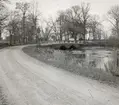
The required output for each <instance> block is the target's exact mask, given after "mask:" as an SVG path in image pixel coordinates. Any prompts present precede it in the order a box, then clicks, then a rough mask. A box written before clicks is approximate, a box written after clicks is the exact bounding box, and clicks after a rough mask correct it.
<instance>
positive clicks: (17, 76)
mask: <svg viewBox="0 0 119 105" xmlns="http://www.w3.org/2000/svg"><path fill="white" fill-rule="evenodd" d="M21 49H22V47H11V48H6V49H2V50H0V85H1V86H2V87H3V91H4V94H5V95H6V96H7V100H8V102H9V104H8V105H119V90H118V89H117V88H114V87H110V86H107V85H105V84H101V83H98V82H97V81H95V80H91V79H88V78H84V77H81V76H77V75H74V74H72V73H69V72H67V71H63V70H62V69H58V68H55V67H52V66H48V65H47V64H44V63H42V62H40V61H37V60H36V59H34V58H32V57H29V56H28V55H26V54H25V53H23V52H22V50H21Z"/></svg>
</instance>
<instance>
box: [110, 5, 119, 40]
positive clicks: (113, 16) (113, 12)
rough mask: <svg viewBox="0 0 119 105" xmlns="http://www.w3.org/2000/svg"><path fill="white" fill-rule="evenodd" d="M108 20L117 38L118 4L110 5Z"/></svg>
mask: <svg viewBox="0 0 119 105" xmlns="http://www.w3.org/2000/svg"><path fill="white" fill-rule="evenodd" d="M108 21H109V22H110V23H111V24H112V31H113V33H115V35H116V37H118V38H119V5H115V6H112V7H111V8H110V10H109V11H108Z"/></svg>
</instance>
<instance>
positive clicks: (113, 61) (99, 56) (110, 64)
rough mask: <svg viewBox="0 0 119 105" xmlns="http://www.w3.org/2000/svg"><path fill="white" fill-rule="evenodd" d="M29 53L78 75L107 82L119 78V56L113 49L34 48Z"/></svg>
mask: <svg viewBox="0 0 119 105" xmlns="http://www.w3.org/2000/svg"><path fill="white" fill-rule="evenodd" d="M31 49H32V50H31ZM33 49H34V50H33ZM26 51H28V49H27V50H26ZM29 51H30V52H31V54H30V55H31V56H33V57H35V58H37V59H38V60H40V61H43V62H45V63H47V64H50V65H53V66H55V67H58V68H62V69H63V70H67V71H70V72H73V73H75V74H77V75H82V76H85V77H91V78H94V79H96V80H100V81H107V82H115V81H116V80H115V78H118V76H119V57H118V56H119V55H118V53H117V50H114V49H112V48H103V47H84V48H82V49H80V50H65V51H63V50H55V49H51V48H41V47H40V48H38V49H36V48H34V47H33V48H29ZM32 51H33V52H32ZM34 52H35V53H34ZM117 82H118V81H117Z"/></svg>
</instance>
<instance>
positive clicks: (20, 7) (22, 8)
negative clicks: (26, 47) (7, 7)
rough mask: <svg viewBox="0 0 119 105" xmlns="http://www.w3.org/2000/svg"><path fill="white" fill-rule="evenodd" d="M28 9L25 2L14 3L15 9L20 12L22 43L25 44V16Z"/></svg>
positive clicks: (28, 5)
mask: <svg viewBox="0 0 119 105" xmlns="http://www.w3.org/2000/svg"><path fill="white" fill-rule="evenodd" d="M29 8H30V4H29V3H27V2H25V3H24V2H17V3H16V9H18V10H20V11H21V12H22V25H23V27H22V29H23V43H26V30H25V29H26V25H25V22H26V14H27V12H28V9H29Z"/></svg>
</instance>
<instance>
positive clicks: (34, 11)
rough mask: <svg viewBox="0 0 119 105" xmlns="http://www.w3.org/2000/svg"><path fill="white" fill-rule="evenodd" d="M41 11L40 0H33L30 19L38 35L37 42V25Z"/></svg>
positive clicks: (33, 29)
mask: <svg viewBox="0 0 119 105" xmlns="http://www.w3.org/2000/svg"><path fill="white" fill-rule="evenodd" d="M39 16H40V12H39V11H38V2H37V1H35V0H33V1H32V2H31V6H30V11H29V20H30V21H31V22H32V31H33V35H34V36H35V37H36V42H37V39H38V35H37V27H38V20H39Z"/></svg>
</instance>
